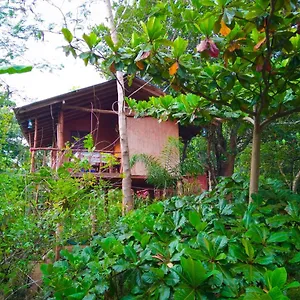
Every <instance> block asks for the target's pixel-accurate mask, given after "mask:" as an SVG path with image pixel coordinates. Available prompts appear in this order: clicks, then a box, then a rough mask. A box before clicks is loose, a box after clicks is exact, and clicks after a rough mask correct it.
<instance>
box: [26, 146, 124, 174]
mask: <svg viewBox="0 0 300 300" xmlns="http://www.w3.org/2000/svg"><path fill="white" fill-rule="evenodd" d="M30 151H31V157H33V159H32V160H31V170H32V171H34V170H36V169H37V166H36V163H37V159H36V156H37V155H38V154H39V153H42V155H40V159H39V162H40V165H42V166H50V167H51V168H52V169H57V168H58V167H59V166H61V165H62V164H63V163H64V162H67V161H76V160H77V159H78V160H79V161H81V160H85V161H87V162H88V165H89V167H88V168H87V169H82V170H81V172H82V173H84V172H92V173H111V174H112V173H121V172H122V167H121V159H120V156H121V155H120V152H115V151H107V150H93V151H88V150H86V149H72V148H65V149H59V148H52V147H36V148H30Z"/></svg>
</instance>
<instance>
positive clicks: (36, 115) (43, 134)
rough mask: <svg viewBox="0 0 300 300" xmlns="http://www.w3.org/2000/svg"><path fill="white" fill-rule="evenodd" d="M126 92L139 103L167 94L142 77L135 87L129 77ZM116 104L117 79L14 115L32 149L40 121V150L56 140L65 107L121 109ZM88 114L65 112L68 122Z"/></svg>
mask: <svg viewBox="0 0 300 300" xmlns="http://www.w3.org/2000/svg"><path fill="white" fill-rule="evenodd" d="M125 89H126V92H125V94H126V96H127V97H128V96H130V97H132V98H134V99H136V100H146V99H148V98H149V97H151V96H161V95H163V94H164V93H163V92H162V91H161V90H160V89H158V88H157V87H155V86H153V85H151V84H149V83H147V82H146V81H144V80H142V79H140V78H135V79H134V80H133V82H132V84H131V85H130V86H128V84H127V80H126V77H125ZM131 95H132V96H131ZM116 101H117V85H116V80H115V79H112V80H109V81H106V82H103V83H100V84H97V85H93V86H89V87H86V88H83V89H78V90H75V91H72V92H69V93H66V94H62V95H58V96H55V97H52V98H49V99H45V100H42V101H37V102H34V103H31V104H27V105H24V106H21V107H17V108H15V109H14V112H15V115H16V118H17V120H18V123H19V124H20V126H21V129H22V132H23V134H24V136H25V137H26V139H27V141H28V142H29V144H30V140H31V146H32V142H33V141H32V139H33V133H34V120H35V119H37V123H38V141H40V143H39V145H38V147H45V146H50V145H51V143H52V137H53V136H55V135H56V124H57V120H58V114H59V112H60V110H61V108H62V106H63V105H65V106H66V107H68V106H77V107H82V108H89V109H91V108H94V109H103V110H112V109H117V105H115V102H116ZM113 106H114V107H113ZM112 107H113V108H112ZM85 114H89V113H88V112H82V111H79V110H73V109H64V120H65V121H66V122H67V121H72V120H76V119H78V118H82V117H83V116H84V115H85ZM29 120H31V122H32V126H31V127H32V128H28V127H30V126H28V122H29ZM30 136H31V139H30Z"/></svg>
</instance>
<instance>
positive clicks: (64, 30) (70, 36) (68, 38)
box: [61, 28, 74, 43]
mask: <svg viewBox="0 0 300 300" xmlns="http://www.w3.org/2000/svg"><path fill="white" fill-rule="evenodd" d="M61 32H62V33H63V35H64V38H65V39H66V41H67V42H68V43H71V42H72V41H73V38H74V37H73V34H72V33H71V31H70V30H69V29H68V28H62V30H61Z"/></svg>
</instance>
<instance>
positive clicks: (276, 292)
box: [268, 286, 289, 300]
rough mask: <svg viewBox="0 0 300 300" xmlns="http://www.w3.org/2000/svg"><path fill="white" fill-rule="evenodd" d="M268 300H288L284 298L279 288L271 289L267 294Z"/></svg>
mask: <svg viewBox="0 0 300 300" xmlns="http://www.w3.org/2000/svg"><path fill="white" fill-rule="evenodd" d="M268 296H269V299H272V300H289V298H288V297H286V296H284V295H283V293H282V291H281V290H280V288H279V287H277V286H276V287H274V288H272V289H271V290H270V291H269V293H268Z"/></svg>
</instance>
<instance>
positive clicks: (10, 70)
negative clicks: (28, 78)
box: [0, 66, 32, 74]
mask: <svg viewBox="0 0 300 300" xmlns="http://www.w3.org/2000/svg"><path fill="white" fill-rule="evenodd" d="M31 70H32V67H31V66H7V67H0V74H20V73H26V72H30V71H31Z"/></svg>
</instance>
